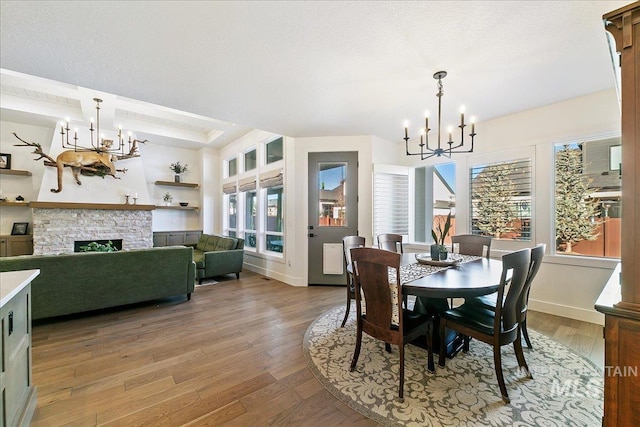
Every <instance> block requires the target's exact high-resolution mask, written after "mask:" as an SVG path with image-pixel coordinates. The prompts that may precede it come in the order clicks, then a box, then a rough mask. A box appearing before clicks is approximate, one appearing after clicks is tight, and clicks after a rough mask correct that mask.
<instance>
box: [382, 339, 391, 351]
mask: <svg viewBox="0 0 640 427" xmlns="http://www.w3.org/2000/svg"><path fill="white" fill-rule="evenodd" d="M384 349H385V350H387V353H391V344H389V343H388V342H386V343H384Z"/></svg>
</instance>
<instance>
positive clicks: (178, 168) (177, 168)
mask: <svg viewBox="0 0 640 427" xmlns="http://www.w3.org/2000/svg"><path fill="white" fill-rule="evenodd" d="M188 166H189V165H188V164H185V165H184V166H183V165H181V164H180V162H175V163H171V166H169V169H171V170H172V171H173V173H176V174H180V173H184V172H186V171H187V167H188Z"/></svg>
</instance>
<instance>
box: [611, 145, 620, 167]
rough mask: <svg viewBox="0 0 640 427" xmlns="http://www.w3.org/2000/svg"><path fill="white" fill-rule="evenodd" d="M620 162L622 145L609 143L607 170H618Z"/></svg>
mask: <svg viewBox="0 0 640 427" xmlns="http://www.w3.org/2000/svg"><path fill="white" fill-rule="evenodd" d="M621 164H622V146H621V145H611V146H609V170H610V171H619V170H620V165H621Z"/></svg>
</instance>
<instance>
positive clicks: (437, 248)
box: [431, 212, 451, 261]
mask: <svg viewBox="0 0 640 427" xmlns="http://www.w3.org/2000/svg"><path fill="white" fill-rule="evenodd" d="M450 230H451V212H449V215H447V219H446V220H445V221H444V224H442V222H439V223H438V226H437V227H436V228H435V229H431V237H432V238H433V241H434V244H433V245H431V259H432V260H434V261H439V260H445V259H447V255H448V251H447V247H446V246H445V244H444V240H445V239H446V238H447V236H448V235H449V231H450Z"/></svg>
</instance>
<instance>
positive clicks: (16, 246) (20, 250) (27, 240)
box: [0, 234, 33, 257]
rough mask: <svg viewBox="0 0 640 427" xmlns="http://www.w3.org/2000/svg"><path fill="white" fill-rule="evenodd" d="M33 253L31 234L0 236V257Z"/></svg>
mask: <svg viewBox="0 0 640 427" xmlns="http://www.w3.org/2000/svg"><path fill="white" fill-rule="evenodd" d="M32 254H33V236H32V235H31V234H27V235H24V236H9V235H6V236H0V257H4V256H16V255H32Z"/></svg>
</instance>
